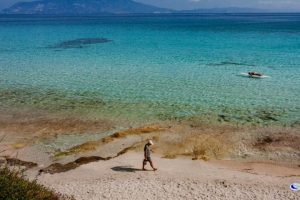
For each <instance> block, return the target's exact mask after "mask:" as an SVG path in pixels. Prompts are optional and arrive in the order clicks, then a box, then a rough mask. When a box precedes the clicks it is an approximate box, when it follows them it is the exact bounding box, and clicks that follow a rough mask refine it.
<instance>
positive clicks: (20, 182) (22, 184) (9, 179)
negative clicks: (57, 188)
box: [0, 166, 73, 200]
mask: <svg viewBox="0 0 300 200" xmlns="http://www.w3.org/2000/svg"><path fill="white" fill-rule="evenodd" d="M0 191H1V192H0V199H1V200H31V199H34V200H73V198H72V197H67V196H64V195H61V194H57V193H55V192H53V191H51V190H49V189H47V188H46V187H44V186H42V185H40V184H38V183H37V182H36V181H29V180H27V179H26V178H25V177H24V175H23V173H22V171H19V170H11V169H9V168H8V167H6V166H2V167H0Z"/></svg>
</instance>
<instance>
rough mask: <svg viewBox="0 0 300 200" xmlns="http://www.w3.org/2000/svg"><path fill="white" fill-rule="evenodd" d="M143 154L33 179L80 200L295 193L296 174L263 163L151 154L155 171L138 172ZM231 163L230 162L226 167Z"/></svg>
mask: <svg viewBox="0 0 300 200" xmlns="http://www.w3.org/2000/svg"><path fill="white" fill-rule="evenodd" d="M141 159H142V154H139V153H136V152H129V153H127V154H124V155H122V156H120V157H118V158H115V159H112V160H109V161H99V162H94V163H90V164H86V165H82V166H80V167H79V168H77V169H75V170H71V171H68V172H65V173H58V174H54V175H51V174H42V175H41V176H40V177H38V181H39V182H40V183H42V184H44V185H47V186H49V187H51V188H54V189H55V190H56V191H58V192H61V193H63V194H68V195H73V196H74V197H75V198H76V199H78V200H81V199H82V200H83V199H86V200H88V199H90V200H92V199H93V200H96V199H244V200H248V199H249V200H250V199H253V200H254V199H264V200H275V199H278V200H279V199H280V200H282V199H287V200H296V199H298V198H299V195H300V194H299V192H293V191H291V190H290V189H289V185H290V184H291V183H293V182H296V181H299V178H300V170H299V169H293V168H286V167H280V166H274V165H268V164H255V163H252V164H251V163H244V164H242V163H238V162H232V161H231V162H228V163H227V164H226V162H225V163H224V162H220V161H216V162H205V161H192V160H190V159H186V158H178V159H163V158H161V157H160V156H159V155H155V156H154V157H153V160H154V161H155V164H156V166H157V167H158V168H159V170H158V171H155V172H153V171H150V166H148V169H149V171H142V170H141ZM229 163H230V164H229Z"/></svg>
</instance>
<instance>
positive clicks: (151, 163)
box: [149, 160, 157, 171]
mask: <svg viewBox="0 0 300 200" xmlns="http://www.w3.org/2000/svg"><path fill="white" fill-rule="evenodd" d="M149 162H150V166H151V167H152V169H153V170H154V171H156V170H157V168H155V167H154V166H153V162H152V160H150V161H149Z"/></svg>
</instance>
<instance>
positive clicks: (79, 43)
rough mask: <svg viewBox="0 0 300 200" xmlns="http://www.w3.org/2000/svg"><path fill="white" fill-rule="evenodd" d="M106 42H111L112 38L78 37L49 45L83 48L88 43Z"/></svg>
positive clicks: (60, 47)
mask: <svg viewBox="0 0 300 200" xmlns="http://www.w3.org/2000/svg"><path fill="white" fill-rule="evenodd" d="M107 42H112V40H110V39H107V38H79V39H75V40H66V41H63V42H60V43H58V44H55V45H53V46H49V47H50V48H55V49H70V48H83V47H86V46H87V45H90V44H99V43H107Z"/></svg>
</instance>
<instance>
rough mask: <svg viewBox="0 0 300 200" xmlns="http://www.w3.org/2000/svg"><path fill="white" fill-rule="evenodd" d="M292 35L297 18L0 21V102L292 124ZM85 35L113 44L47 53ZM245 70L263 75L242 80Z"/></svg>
mask: <svg viewBox="0 0 300 200" xmlns="http://www.w3.org/2000/svg"><path fill="white" fill-rule="evenodd" d="M299 33H300V15H296V14H295V15H200V16H193V15H192V16H169V15H167V16H166V15H155V16H106V17H105V16H103V17H37V16H34V17H24V16H9V17H7V16H1V17H0V72H1V73H0V84H1V88H0V94H1V96H0V103H1V106H2V107H11V106H13V107H15V106H25V107H33V108H38V109H46V110H53V111H57V110H60V111H61V110H64V109H65V110H68V111H69V110H75V111H78V112H80V113H88V115H95V116H102V115H103V116H105V117H111V118H115V117H120V118H126V119H130V120H141V121H143V120H145V121H147V120H150V121H153V120H165V119H181V118H189V117H195V116H196V117H197V116H207V115H209V116H211V115H212V116H216V117H215V118H216V119H217V120H219V121H235V122H250V123H282V124H285V123H288V124H292V123H295V122H297V121H299V120H300V104H299V102H300V87H299V86H300V76H299V75H300V34H299ZM84 38H86V40H87V39H89V38H105V39H107V40H112V41H111V42H105V43H95V44H93V43H89V44H84V45H80V44H79V45H77V46H75V47H76V48H49V46H54V45H57V44H61V43H62V44H63V43H64V42H68V41H80V40H78V39H84ZM86 40H83V41H86ZM248 71H258V72H261V73H264V74H266V75H268V76H270V78H264V79H251V78H247V77H243V76H240V73H242V72H248ZM204 114H205V115H204ZM213 118H214V117H213Z"/></svg>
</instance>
